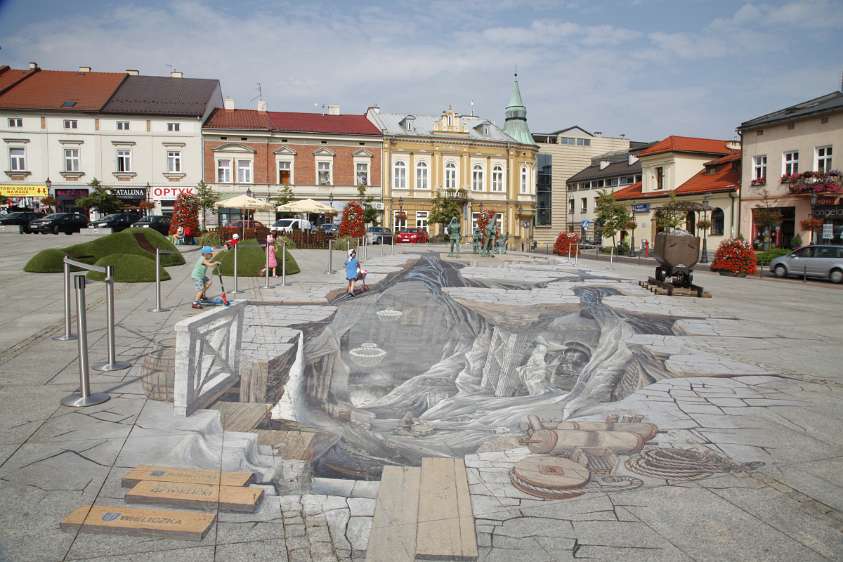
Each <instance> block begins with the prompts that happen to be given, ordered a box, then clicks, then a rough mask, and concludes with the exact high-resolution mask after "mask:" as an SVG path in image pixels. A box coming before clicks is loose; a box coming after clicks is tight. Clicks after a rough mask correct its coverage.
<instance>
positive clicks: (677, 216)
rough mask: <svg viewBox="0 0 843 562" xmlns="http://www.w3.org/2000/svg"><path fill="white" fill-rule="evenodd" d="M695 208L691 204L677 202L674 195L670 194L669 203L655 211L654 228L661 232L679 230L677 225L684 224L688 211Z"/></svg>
mask: <svg viewBox="0 0 843 562" xmlns="http://www.w3.org/2000/svg"><path fill="white" fill-rule="evenodd" d="M694 208H695V207H694V205H693V204H692V203H686V202H684V201H679V200H678V199H677V198H676V194H674V193H671V194H670V201H669V202H667V203H665V204H664V205H662V206H661V207H659V208H658V209H656V212H655V221H656V227H657V228H659V229H662V230H671V229H674V228H679V225H684V224H686V221H687V219H688V211H690V210H693V209H694Z"/></svg>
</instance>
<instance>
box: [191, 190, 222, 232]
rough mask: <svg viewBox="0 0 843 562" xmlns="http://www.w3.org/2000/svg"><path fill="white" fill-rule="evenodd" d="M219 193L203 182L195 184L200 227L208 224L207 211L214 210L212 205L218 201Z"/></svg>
mask: <svg viewBox="0 0 843 562" xmlns="http://www.w3.org/2000/svg"><path fill="white" fill-rule="evenodd" d="M219 198H220V196H219V193H217V192H216V191H214V188H212V187H211V186H209V185H208V184H206V183H205V181H204V180H199V183H197V184H196V200H197V201H198V203H199V208H200V209H202V226H203V227H204V226H205V225H206V224H207V223H208V220H207V218H208V209H213V208H214V203H216V202H217V201H218V200H219Z"/></svg>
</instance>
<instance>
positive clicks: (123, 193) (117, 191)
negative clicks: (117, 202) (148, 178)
mask: <svg viewBox="0 0 843 562" xmlns="http://www.w3.org/2000/svg"><path fill="white" fill-rule="evenodd" d="M109 191H110V192H111V194H112V195H113V196H115V197H116V198H118V199H122V200H124V201H140V200H141V199H146V188H145V187H112V188H111V189H109Z"/></svg>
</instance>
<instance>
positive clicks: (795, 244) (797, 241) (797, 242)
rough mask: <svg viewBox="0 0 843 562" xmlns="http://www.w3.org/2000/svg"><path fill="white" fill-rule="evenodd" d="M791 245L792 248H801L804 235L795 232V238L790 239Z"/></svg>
mask: <svg viewBox="0 0 843 562" xmlns="http://www.w3.org/2000/svg"><path fill="white" fill-rule="evenodd" d="M790 247H791V248H801V247H802V237H801V236H799V235H798V234H795V235H794V236H793V238H791V239H790Z"/></svg>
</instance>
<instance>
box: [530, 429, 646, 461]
mask: <svg viewBox="0 0 843 562" xmlns="http://www.w3.org/2000/svg"><path fill="white" fill-rule="evenodd" d="M526 443H527V447H528V448H529V449H530V451H531V452H533V453H540V454H551V455H563V454H566V453H568V452H569V451H570V450H571V449H585V448H593V447H600V448H603V449H609V450H611V451H613V452H615V453H634V452H637V451H640V450H641V448H642V447H643V446H644V439H643V438H642V437H641V436H640V435H638V434H636V433H627V432H625V431H585V430H581V429H540V430H538V431H534V432H533V433H532V434H531V435H530V438H529V440H527V442H526Z"/></svg>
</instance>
